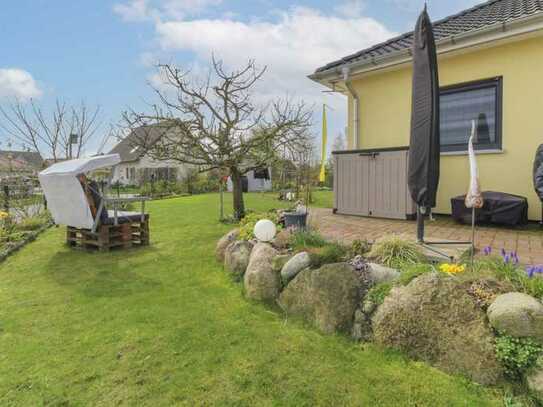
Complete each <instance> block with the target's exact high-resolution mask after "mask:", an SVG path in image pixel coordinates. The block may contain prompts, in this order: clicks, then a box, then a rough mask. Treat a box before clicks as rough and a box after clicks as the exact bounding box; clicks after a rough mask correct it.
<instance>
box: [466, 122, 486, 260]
mask: <svg viewBox="0 0 543 407" xmlns="http://www.w3.org/2000/svg"><path fill="white" fill-rule="evenodd" d="M476 137H477V132H476V126H475V120H472V121H471V136H470V137H469V141H468V156H469V172H470V181H469V189H468V193H467V194H466V199H465V201H464V204H465V205H466V208H471V259H470V260H471V268H472V270H473V258H474V256H475V209H477V208H482V207H483V194H482V193H481V187H480V185H479V174H478V169H477V160H476V158H475V150H474V148H473V140H474V139H476Z"/></svg>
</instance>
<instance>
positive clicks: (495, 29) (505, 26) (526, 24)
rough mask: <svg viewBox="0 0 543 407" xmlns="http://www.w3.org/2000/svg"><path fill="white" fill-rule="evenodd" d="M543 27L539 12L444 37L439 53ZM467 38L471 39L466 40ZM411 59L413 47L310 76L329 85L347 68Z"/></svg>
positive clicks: (383, 65) (379, 66)
mask: <svg viewBox="0 0 543 407" xmlns="http://www.w3.org/2000/svg"><path fill="white" fill-rule="evenodd" d="M540 30H543V13H537V14H534V15H530V16H527V17H524V18H519V19H517V20H513V21H508V22H499V23H496V24H493V25H491V26H488V27H485V28H482V29H479V30H476V31H470V32H467V33H463V34H460V35H456V36H450V37H447V38H444V39H442V40H440V41H437V44H436V45H437V48H438V49H437V53H438V55H444V54H447V53H450V52H454V51H458V50H461V49H464V48H468V47H474V46H480V45H484V44H488V43H491V42H493V41H496V40H500V39H505V38H510V37H515V36H519V35H524V34H530V33H533V32H536V31H540ZM492 34H494V35H492ZM478 37H480V38H478ZM467 40H472V41H470V42H469V43H465V41H467ZM411 59H412V57H411V49H409V48H406V49H402V50H400V51H396V52H393V53H390V54H387V55H383V56H379V57H373V58H371V59H366V60H362V61H356V62H352V63H345V64H343V65H339V66H337V67H333V68H330V69H327V70H325V71H320V72H315V73H313V74H311V75H309V78H310V79H312V80H314V81H316V82H320V83H322V84H324V85H326V81H327V80H333V79H338V78H340V77H341V75H342V73H343V69H344V68H345V67H348V68H349V69H350V72H351V77H352V75H356V74H361V73H366V72H371V71H376V70H380V69H383V68H388V67H393V66H396V65H401V64H404V63H407V62H410V61H411Z"/></svg>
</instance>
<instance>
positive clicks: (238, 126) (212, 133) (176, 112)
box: [125, 58, 311, 219]
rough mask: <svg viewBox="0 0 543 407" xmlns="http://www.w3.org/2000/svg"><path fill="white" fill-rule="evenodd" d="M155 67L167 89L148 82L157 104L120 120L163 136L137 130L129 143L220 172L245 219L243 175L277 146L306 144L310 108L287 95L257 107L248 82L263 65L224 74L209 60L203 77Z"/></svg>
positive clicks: (265, 161)
mask: <svg viewBox="0 0 543 407" xmlns="http://www.w3.org/2000/svg"><path fill="white" fill-rule="evenodd" d="M158 70H159V73H160V74H161V76H162V78H163V79H164V82H165V84H166V88H165V89H164V88H158V87H155V88H154V90H155V92H156V94H157V95H158V98H159V100H160V104H159V105H153V106H152V113H136V112H134V111H131V112H129V113H127V114H125V119H126V120H127V122H128V124H129V126H130V127H131V128H139V129H142V128H144V129H156V128H160V129H161V135H160V137H159V138H157V137H156V131H155V137H150V136H149V135H150V134H151V133H152V132H143V134H145V136H143V137H139V138H138V139H137V141H136V142H135V143H136V144H138V146H139V147H141V148H144V149H145V150H146V151H148V152H149V153H150V155H151V156H152V158H154V159H158V160H173V161H177V162H181V163H183V164H187V165H191V166H194V167H196V168H198V170H199V171H201V172H205V171H209V170H213V169H220V170H223V171H226V172H227V173H228V174H229V175H230V177H231V179H232V184H233V204H234V215H235V217H236V218H238V219H239V218H241V217H243V216H244V212H245V208H244V202H243V193H242V177H243V175H244V174H246V173H247V172H248V171H250V170H253V169H256V168H259V167H263V166H266V167H267V166H269V165H270V163H271V161H272V160H275V159H276V157H277V154H276V151H279V150H280V149H283V148H297V147H299V146H303V145H305V144H307V140H308V137H309V133H308V129H309V126H310V124H311V112H310V110H309V109H307V108H306V106H305V105H304V104H303V103H299V104H293V103H292V102H291V101H289V100H287V99H285V100H275V101H271V102H270V103H268V104H266V105H264V106H260V105H257V104H256V103H255V102H254V101H253V93H254V91H255V90H254V86H255V85H256V83H257V82H258V81H259V80H260V79H261V78H262V76H263V75H264V73H265V70H266V69H265V68H263V69H258V68H257V67H256V65H255V63H254V61H249V62H248V63H247V64H246V65H245V66H244V67H243V68H242V69H240V70H235V71H232V72H227V71H226V70H225V68H224V67H223V64H222V62H221V61H218V60H216V59H215V58H213V59H212V67H211V69H210V72H209V75H208V76H207V78H206V80H204V81H202V82H199V81H198V80H197V79H196V78H195V77H194V76H192V75H191V72H190V71H183V70H181V69H180V68H178V67H176V66H174V65H171V64H164V65H159V66H158ZM140 134H141V131H140Z"/></svg>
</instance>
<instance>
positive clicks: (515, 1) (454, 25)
mask: <svg viewBox="0 0 543 407" xmlns="http://www.w3.org/2000/svg"><path fill="white" fill-rule="evenodd" d="M541 12H543V0H490V1H487V2H486V3H482V4H479V5H476V6H474V7H472V8H469V9H467V10H463V11H461V12H460V13H457V14H454V15H452V16H449V17H446V18H444V19H442V20H439V21H436V22H434V35H435V38H436V41H440V40H443V39H446V38H448V37H451V36H453V35H459V34H464V33H468V32H470V31H474V30H479V29H481V28H484V27H485V26H489V25H493V24H496V23H500V22H508V21H511V20H516V19H519V18H522V17H527V16H530V15H532V14H536V13H541ZM412 45H413V32H408V33H405V34H402V35H400V36H398V37H395V38H391V39H390V40H388V41H385V42H382V43H380V44H377V45H374V46H372V47H370V48H366V49H364V50H362V51H359V52H357V53H355V54H352V55H348V56H346V57H344V58H341V59H339V60H337V61H333V62H330V63H329V64H326V65H324V66H322V67H320V68H318V69H317V70H316V72H322V71H326V70H328V69H332V68H336V67H338V66H341V65H343V64H347V63H352V62H357V61H363V60H367V59H371V58H372V57H375V56H381V55H386V54H390V53H392V52H397V51H399V50H403V49H407V48H411V46H412Z"/></svg>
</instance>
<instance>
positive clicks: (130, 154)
mask: <svg viewBox="0 0 543 407" xmlns="http://www.w3.org/2000/svg"><path fill="white" fill-rule="evenodd" d="M163 135H164V130H163V129H160V128H159V127H156V126H141V127H138V128H136V129H134V130H132V131H131V132H130V134H129V135H128V136H127V137H125V138H124V139H122V140H121V141H120V142H119V143H118V144H117V145H116V146H115V147H113V149H112V150H111V151H110V152H109V154H119V155H120V156H121V163H120V164H118V165H117V166H115V167H114V169H113V174H112V176H111V183H113V184H115V183H117V182H118V183H120V184H122V185H142V184H144V183H146V182H151V181H162V180H166V181H181V180H183V178H185V176H186V174H187V166H186V165H184V164H182V163H179V162H177V161H171V160H165V161H162V160H161V161H158V160H155V159H153V158H152V157H151V156H150V155H149V153H148V152H147V151H146V148H142V145H144V146H145V147H147V148H150V147H152V145H153V144H155V143H156V142H158V141H159V140H160V137H162V136H163Z"/></svg>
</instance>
